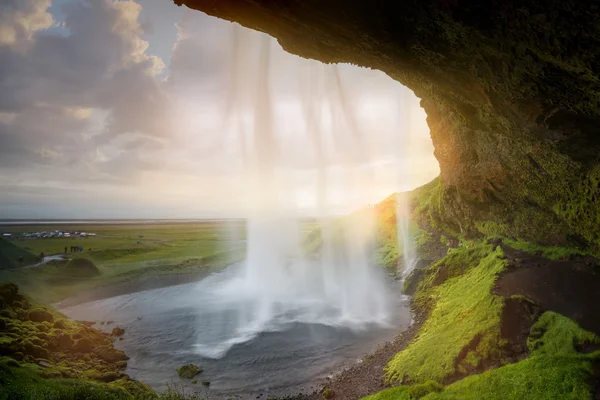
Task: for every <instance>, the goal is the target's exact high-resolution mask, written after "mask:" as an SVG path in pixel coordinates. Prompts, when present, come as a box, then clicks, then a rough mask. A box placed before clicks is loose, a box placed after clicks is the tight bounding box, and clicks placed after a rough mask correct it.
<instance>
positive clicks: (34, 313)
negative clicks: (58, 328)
mask: <svg viewBox="0 0 600 400" xmlns="http://www.w3.org/2000/svg"><path fill="white" fill-rule="evenodd" d="M27 316H28V317H29V320H30V321H33V322H44V321H45V322H53V321H54V317H53V316H52V314H50V313H49V312H48V311H47V310H44V309H43V308H34V309H33V310H29V312H28V313H27Z"/></svg>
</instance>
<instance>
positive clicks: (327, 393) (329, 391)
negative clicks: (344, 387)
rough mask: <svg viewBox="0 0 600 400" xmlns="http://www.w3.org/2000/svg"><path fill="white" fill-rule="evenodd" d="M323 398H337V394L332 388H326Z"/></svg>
mask: <svg viewBox="0 0 600 400" xmlns="http://www.w3.org/2000/svg"><path fill="white" fill-rule="evenodd" d="M321 397H323V398H324V399H326V400H328V399H333V398H334V397H335V392H334V391H333V389H332V388H329V387H328V388H325V389H323V390H322V391H321Z"/></svg>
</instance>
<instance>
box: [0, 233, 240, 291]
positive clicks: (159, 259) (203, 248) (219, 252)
mask: <svg viewBox="0 0 600 400" xmlns="http://www.w3.org/2000/svg"><path fill="white" fill-rule="evenodd" d="M1 229H2V230H3V232H10V233H13V234H14V235H15V236H17V235H20V234H21V233H23V232H29V233H31V232H39V231H52V230H63V231H78V232H82V231H84V232H93V233H96V234H97V236H94V237H87V238H82V237H75V238H45V239H43V238H40V239H13V240H10V243H11V244H14V245H16V246H18V247H20V248H21V249H23V250H26V251H27V252H29V253H32V254H34V255H38V254H40V253H42V252H43V253H44V254H45V255H46V256H48V255H54V254H63V253H64V250H65V246H66V247H67V255H66V256H67V257H68V258H74V257H78V258H79V257H81V258H87V259H89V260H91V261H93V262H94V264H95V265H96V266H97V267H98V269H99V270H100V272H101V275H100V276H98V277H94V278H91V279H86V280H79V279H76V278H74V277H71V276H68V275H65V274H64V273H63V271H62V267H63V264H60V263H51V264H48V265H44V266H41V267H32V268H20V269H12V270H2V271H0V280H2V281H11V282H15V283H17V284H19V285H20V286H21V287H22V288H23V290H24V291H25V292H27V293H29V294H30V295H32V296H33V297H35V298H37V299H38V300H41V301H47V302H54V301H58V300H60V299H63V298H65V297H68V296H71V295H74V294H76V293H78V292H79V291H82V290H86V289H89V288H94V287H99V286H103V285H110V284H114V283H120V282H125V281H130V280H136V279H144V278H149V277H153V276H157V275H160V274H176V273H177V274H180V273H192V272H194V271H197V270H199V269H201V268H206V267H212V266H219V265H226V264H230V263H233V262H236V261H239V260H241V259H242V258H243V255H244V251H245V225H244V224H243V223H239V222H236V223H217V222H205V223H168V224H127V225H125V224H118V225H72V226H69V225H64V224H61V225H40V226H32V225H26V226H5V227H2V228H1ZM71 246H81V247H83V249H84V250H83V251H82V252H77V253H71V252H70V247H71Z"/></svg>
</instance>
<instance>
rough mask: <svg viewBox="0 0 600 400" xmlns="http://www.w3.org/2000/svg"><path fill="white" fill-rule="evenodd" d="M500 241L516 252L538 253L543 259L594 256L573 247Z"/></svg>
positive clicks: (511, 240) (506, 239)
mask: <svg viewBox="0 0 600 400" xmlns="http://www.w3.org/2000/svg"><path fill="white" fill-rule="evenodd" d="M502 240H503V241H504V243H506V244H507V245H509V246H511V247H514V248H515V249H517V250H522V251H526V252H528V253H539V254H540V255H542V256H543V257H546V258H550V259H552V260H568V259H570V258H571V257H573V256H585V255H594V254H593V253H592V252H591V251H589V250H582V249H577V248H574V247H564V246H547V245H543V244H536V243H531V242H526V241H523V240H514V239H509V238H502Z"/></svg>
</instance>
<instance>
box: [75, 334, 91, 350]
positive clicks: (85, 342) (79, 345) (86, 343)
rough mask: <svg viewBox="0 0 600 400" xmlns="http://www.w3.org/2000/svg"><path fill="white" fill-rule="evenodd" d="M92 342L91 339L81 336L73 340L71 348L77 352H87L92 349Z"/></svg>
mask: <svg viewBox="0 0 600 400" xmlns="http://www.w3.org/2000/svg"><path fill="white" fill-rule="evenodd" d="M93 347H94V344H93V343H92V341H91V340H90V339H88V338H86V337H83V338H81V339H79V340H77V341H76V342H75V345H74V346H73V350H75V351H77V352H79V353H89V352H91V351H92V349H93Z"/></svg>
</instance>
